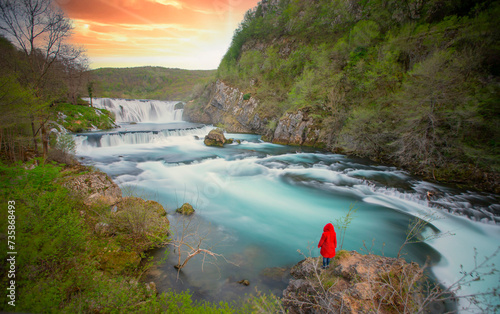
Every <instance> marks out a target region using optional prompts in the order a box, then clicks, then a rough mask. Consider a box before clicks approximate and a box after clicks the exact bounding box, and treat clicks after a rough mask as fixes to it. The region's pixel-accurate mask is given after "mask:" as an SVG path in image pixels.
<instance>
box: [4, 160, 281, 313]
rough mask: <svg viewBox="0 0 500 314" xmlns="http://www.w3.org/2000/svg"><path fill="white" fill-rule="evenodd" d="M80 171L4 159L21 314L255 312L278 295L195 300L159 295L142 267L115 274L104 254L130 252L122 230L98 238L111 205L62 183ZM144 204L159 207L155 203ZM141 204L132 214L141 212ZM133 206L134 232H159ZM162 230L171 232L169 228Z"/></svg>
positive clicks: (131, 226)
mask: <svg viewBox="0 0 500 314" xmlns="http://www.w3.org/2000/svg"><path fill="white" fill-rule="evenodd" d="M37 162H40V161H39V160H38V161H37ZM78 174H80V172H79V171H78V170H77V171H76V172H75V170H71V169H65V170H64V171H63V169H62V168H61V167H60V166H57V165H55V164H50V163H48V164H45V165H43V164H42V165H40V166H36V164H35V163H33V164H29V165H21V164H15V165H6V164H3V163H0V201H1V202H2V203H3V204H7V201H9V200H10V201H15V213H14V215H15V225H16V229H15V232H16V233H15V237H16V239H15V243H16V244H15V248H16V251H17V252H18V255H16V277H15V282H16V292H17V293H16V297H17V298H16V307H15V310H16V311H19V312H29V313H96V312H99V313H160V312H161V313H255V312H256V310H255V309H256V308H257V307H258V306H259V304H260V305H262V304H264V303H265V302H264V301H266V302H271V301H270V300H277V299H276V298H274V297H267V296H265V297H262V296H260V295H259V296H257V297H255V298H250V299H249V300H248V301H247V302H246V303H244V304H241V305H236V304H228V303H226V302H220V303H218V304H212V303H209V302H195V301H193V300H192V298H191V294H190V293H189V291H186V292H182V293H177V292H172V291H167V292H164V293H161V294H158V295H157V294H155V293H153V292H152V291H150V290H148V289H147V288H146V286H145V284H144V283H140V282H139V283H138V282H137V279H136V277H137V271H136V270H135V269H134V268H130V269H128V270H126V271H125V272H124V273H122V274H120V275H118V274H114V273H112V272H110V271H107V270H106V268H103V265H101V263H102V260H103V258H104V257H106V256H107V255H108V254H109V252H111V251H116V252H126V248H125V247H123V246H120V245H121V244H120V241H119V239H120V238H121V236H120V235H121V233H120V231H115V233H116V234H115V236H114V237H107V236H97V235H96V233H95V232H94V225H95V223H96V221H101V220H102V219H104V218H105V216H106V215H108V213H109V209H108V208H107V207H106V208H104V207H102V206H98V205H94V206H92V207H87V206H85V205H84V204H83V203H82V201H81V200H79V199H78V198H77V197H75V196H74V195H72V194H71V193H70V192H69V191H68V190H66V189H65V188H64V187H62V185H61V184H62V183H63V182H65V181H66V177H65V176H68V175H69V176H72V175H78ZM134 204H136V203H134ZM141 204H143V206H152V203H150V202H142V203H141ZM137 206H139V205H137V204H136V206H135V207H137ZM132 207H133V206H132ZM135 207H134V208H132V209H130V211H133V212H135V213H137V212H138V211H137V210H136V208H135ZM150 210H151V208H150ZM125 211H126V213H125V215H124V216H125V221H124V224H125V229H127V231H126V232H130V233H131V234H134V233H136V232H138V230H137V228H142V229H143V231H145V233H146V234H153V233H154V230H152V229H151V226H152V225H154V222H152V221H150V219H147V220H148V221H146V222H145V224H139V225H137V224H135V223H134V222H137V220H136V219H132V220H128V219H127V217H128V218H130V217H129V216H130V215H128V214H127V213H129V212H127V210H125ZM152 211H154V210H152ZM152 211H151V212H152ZM7 217H8V214H7V210H4V211H1V212H0V228H1V230H2V233H4V234H7V223H8V219H7ZM122 218H123V217H122ZM149 218H151V217H149ZM119 219H121V218H119ZM141 221H142V220H141ZM111 222H112V221H111ZM144 229H147V230H144ZM153 229H154V228H153ZM162 232H163V233H164V234H165V232H164V230H163V231H162ZM135 239H136V240H137V238H135ZM0 250H1V252H0V258H2V259H3V260H6V258H7V256H6V254H7V253H6V252H8V251H9V250H7V241H2V242H1V243H0ZM103 269H104V271H103ZM11 279H12V278H10V279H9V278H7V272H5V271H4V272H2V273H1V274H0V282H1V283H2V285H4V286H5V287H6V286H7V280H11ZM272 302H277V301H272ZM272 302H271V303H269V304H271V305H272V304H274V305H272V306H276V304H278V303H272ZM269 304H268V306H270V305H269ZM11 310H12V308H11V307H10V305H8V304H7V303H6V302H2V303H1V304H0V311H11Z"/></svg>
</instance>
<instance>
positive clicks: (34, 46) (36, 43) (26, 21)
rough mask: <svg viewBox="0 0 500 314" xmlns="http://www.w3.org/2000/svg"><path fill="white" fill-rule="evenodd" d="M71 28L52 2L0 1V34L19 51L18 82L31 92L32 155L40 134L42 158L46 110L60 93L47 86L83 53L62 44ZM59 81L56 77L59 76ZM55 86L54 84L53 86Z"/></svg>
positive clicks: (45, 151) (44, 145) (45, 139)
mask: <svg viewBox="0 0 500 314" xmlns="http://www.w3.org/2000/svg"><path fill="white" fill-rule="evenodd" d="M72 29H73V27H72V25H71V22H70V20H69V19H68V18H66V17H65V15H64V13H63V12H62V10H61V9H59V8H58V7H57V6H56V5H54V4H53V1H52V0H0V31H2V33H3V34H4V35H5V36H6V37H7V39H9V40H11V41H12V42H13V43H14V44H15V45H16V46H18V48H19V49H20V50H21V52H22V54H23V55H24V57H25V59H26V61H27V62H26V63H25V64H23V65H24V66H22V67H20V68H19V69H18V70H19V71H20V81H21V83H22V84H23V85H25V86H26V87H28V88H30V89H32V90H33V91H34V94H35V96H36V98H37V101H35V103H34V104H33V106H32V107H31V108H30V109H31V110H30V120H31V129H32V136H33V145H34V149H35V152H36V153H37V152H38V148H37V141H36V137H37V135H38V133H39V132H40V131H41V134H42V144H43V153H44V156H46V155H47V151H48V134H47V132H46V123H47V121H48V119H49V117H48V114H47V110H46V109H47V107H48V106H50V105H51V104H52V102H53V100H54V99H56V98H57V97H56V95H57V94H59V93H60V91H58V90H53V89H51V88H48V87H49V84H48V83H49V82H50V80H51V79H54V78H57V77H58V76H57V75H51V74H53V73H51V72H53V70H56V69H57V68H58V66H56V65H61V63H63V66H64V64H67V63H68V62H74V61H77V60H78V59H79V58H80V57H81V56H82V54H83V50H82V49H79V48H75V47H73V46H71V45H68V44H66V43H65V41H66V40H67V39H68V38H69V36H70V35H71V32H72ZM59 78H60V77H59ZM53 86H58V84H53Z"/></svg>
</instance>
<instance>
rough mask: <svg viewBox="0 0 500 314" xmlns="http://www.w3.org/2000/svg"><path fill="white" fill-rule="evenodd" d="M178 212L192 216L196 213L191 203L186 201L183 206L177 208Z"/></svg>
mask: <svg viewBox="0 0 500 314" xmlns="http://www.w3.org/2000/svg"><path fill="white" fill-rule="evenodd" d="M176 212H177V213H179V214H182V215H186V216H190V215H192V214H194V208H193V206H192V205H191V204H189V203H184V204H182V206H181V207H179V208H177V210H176Z"/></svg>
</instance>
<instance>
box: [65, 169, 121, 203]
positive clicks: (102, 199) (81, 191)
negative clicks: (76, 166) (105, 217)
mask: <svg viewBox="0 0 500 314" xmlns="http://www.w3.org/2000/svg"><path fill="white" fill-rule="evenodd" d="M64 186H65V187H67V188H68V189H70V190H72V191H74V192H75V193H76V194H78V195H79V196H81V197H83V202H84V203H85V205H92V204H95V203H102V204H105V205H109V206H111V205H113V204H115V203H117V202H119V201H120V200H121V198H122V191H121V190H120V188H119V187H118V185H117V184H116V183H114V182H113V181H112V180H111V178H110V177H109V176H108V175H107V174H105V173H103V172H100V171H94V172H90V173H86V174H83V175H80V176H76V177H73V178H71V179H69V180H68V181H67V182H66V183H65V184H64Z"/></svg>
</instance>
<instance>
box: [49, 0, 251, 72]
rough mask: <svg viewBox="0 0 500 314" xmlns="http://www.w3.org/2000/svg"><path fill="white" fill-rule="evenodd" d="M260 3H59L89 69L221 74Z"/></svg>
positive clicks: (211, 0) (223, 0)
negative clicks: (234, 39)
mask: <svg viewBox="0 0 500 314" xmlns="http://www.w3.org/2000/svg"><path fill="white" fill-rule="evenodd" d="M258 2H259V0H208V1H204V0H56V3H57V4H58V5H59V6H60V7H61V8H62V9H63V10H64V12H66V14H67V15H68V17H69V18H71V19H72V20H73V22H74V26H75V29H74V35H73V37H72V39H71V42H72V43H73V44H77V45H83V46H84V47H85V49H86V50H87V56H88V57H89V60H90V67H91V68H93V69H95V68H101V67H135V66H145V65H151V66H163V67H169V68H181V69H216V68H217V66H218V65H219V62H220V60H221V58H222V56H223V55H224V54H225V53H226V50H227V48H228V47H229V44H230V43H231V38H232V36H233V33H234V30H235V29H236V28H237V27H238V24H239V23H240V22H241V21H242V19H243V15H244V14H245V12H246V11H247V10H248V9H251V8H253V7H255V6H256V5H257V3H258Z"/></svg>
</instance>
